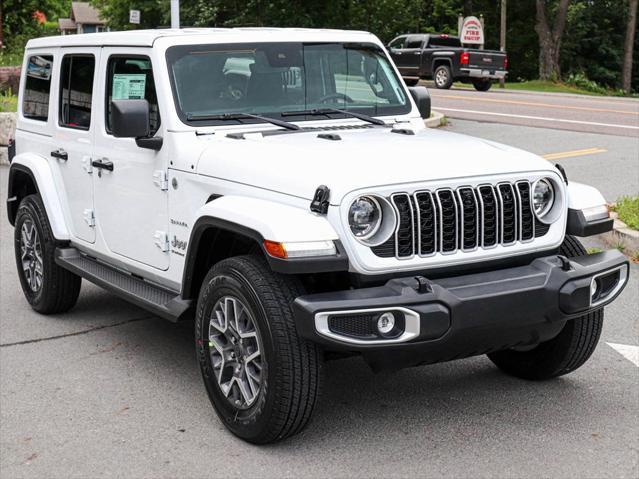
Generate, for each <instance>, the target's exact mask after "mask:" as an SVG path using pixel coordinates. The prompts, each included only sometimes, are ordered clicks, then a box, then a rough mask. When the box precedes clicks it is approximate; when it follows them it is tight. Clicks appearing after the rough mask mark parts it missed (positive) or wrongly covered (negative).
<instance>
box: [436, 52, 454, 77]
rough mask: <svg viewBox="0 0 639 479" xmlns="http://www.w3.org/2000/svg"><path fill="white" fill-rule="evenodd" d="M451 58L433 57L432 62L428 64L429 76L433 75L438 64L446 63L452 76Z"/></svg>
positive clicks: (446, 56) (445, 56) (443, 56)
mask: <svg viewBox="0 0 639 479" xmlns="http://www.w3.org/2000/svg"><path fill="white" fill-rule="evenodd" d="M453 55H454V54H453ZM451 56H452V55H451ZM451 56H448V55H441V56H433V61H432V62H431V64H430V74H431V75H434V74H435V68H437V66H438V64H439V63H447V64H448V66H449V67H450V72H451V73H452V74H453V75H454V74H455V72H454V71H453V60H452V59H451Z"/></svg>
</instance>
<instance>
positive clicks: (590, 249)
mask: <svg viewBox="0 0 639 479" xmlns="http://www.w3.org/2000/svg"><path fill="white" fill-rule="evenodd" d="M587 251H588V254H595V253H601V252H602V251H603V250H602V249H601V248H588V250H587Z"/></svg>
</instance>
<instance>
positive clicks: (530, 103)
mask: <svg viewBox="0 0 639 479" xmlns="http://www.w3.org/2000/svg"><path fill="white" fill-rule="evenodd" d="M434 97H435V98H451V99H454V100H469V101H480V102H481V101H483V102H487V103H508V104H510V105H525V106H541V107H544V108H559V109H561V110H582V111H593V112H600V113H601V112H602V113H621V114H622V115H636V116H639V111H627V110H612V109H610V108H588V107H585V106H568V105H556V104H553V103H537V102H533V101H517V100H498V99H496V98H475V97H469V96H465V95H438V94H435V95H434Z"/></svg>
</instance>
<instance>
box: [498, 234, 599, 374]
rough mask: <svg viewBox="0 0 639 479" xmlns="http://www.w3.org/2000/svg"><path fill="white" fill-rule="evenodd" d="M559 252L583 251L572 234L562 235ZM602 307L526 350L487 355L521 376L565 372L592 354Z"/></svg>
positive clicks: (564, 253)
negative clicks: (563, 238)
mask: <svg viewBox="0 0 639 479" xmlns="http://www.w3.org/2000/svg"><path fill="white" fill-rule="evenodd" d="M560 253H561V254H563V255H565V256H567V257H574V256H581V255H584V254H586V250H585V249H584V247H583V246H582V245H581V243H580V242H579V241H578V240H577V239H575V238H574V237H572V236H566V239H565V240H564V242H563V244H562V245H561V248H560ZM603 317H604V315H603V308H600V309H597V310H595V311H593V312H591V313H589V314H586V315H583V316H580V317H578V318H576V319H572V320H569V321H567V322H566V325H565V326H564V328H563V329H562V330H561V332H560V333H559V335H557V336H556V337H555V338H553V339H551V340H550V341H546V342H543V343H541V344H539V345H538V346H537V347H535V348H534V349H531V350H529V351H515V350H512V349H508V350H505V351H499V352H496V353H491V354H489V355H488V357H489V358H490V360H491V361H492V362H493V363H495V365H496V366H497V367H498V368H499V369H501V370H502V371H504V372H506V373H508V374H510V375H512V376H516V377H520V378H524V379H537V380H542V379H551V378H555V377H557V376H562V375H564V374H568V373H570V372H572V371H574V370H575V369H577V368H579V367H580V366H581V365H583V364H584V363H585V362H586V361H587V360H588V358H590V356H591V355H592V353H593V352H594V350H595V348H596V347H597V343H598V342H599V337H600V336H601V328H602V325H603Z"/></svg>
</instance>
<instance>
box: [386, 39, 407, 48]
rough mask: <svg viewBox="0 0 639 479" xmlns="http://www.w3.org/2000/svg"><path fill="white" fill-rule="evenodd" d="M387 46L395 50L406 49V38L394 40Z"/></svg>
mask: <svg viewBox="0 0 639 479" xmlns="http://www.w3.org/2000/svg"><path fill="white" fill-rule="evenodd" d="M388 46H389V47H390V48H397V49H400V48H405V47H406V37H399V38H396V39H395V40H393V41H392V42H391V43H390V45H388Z"/></svg>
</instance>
